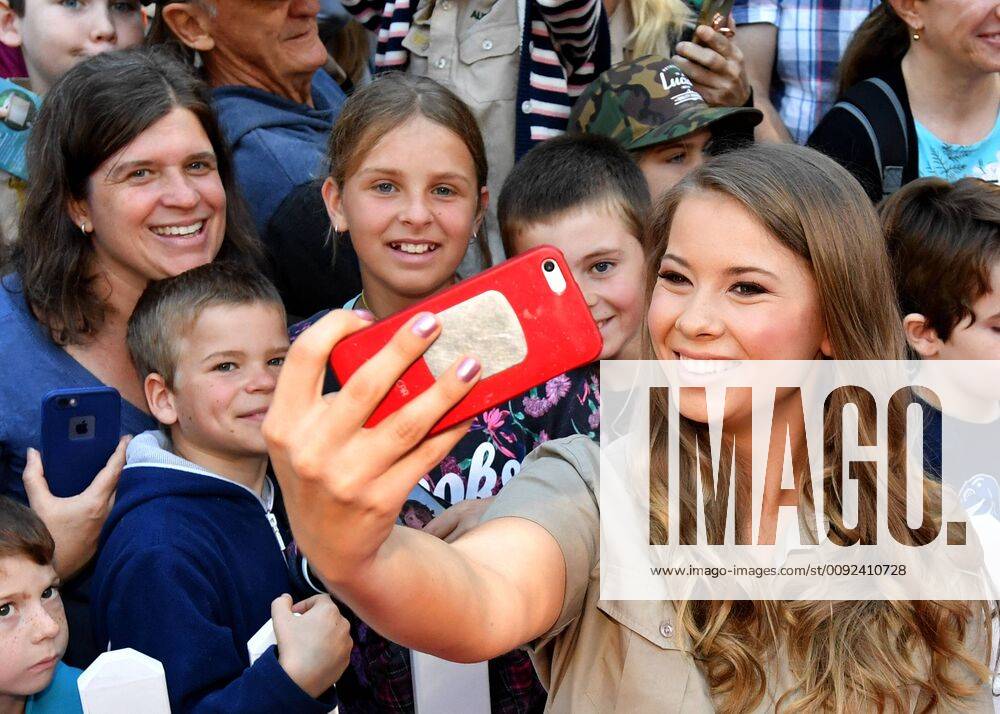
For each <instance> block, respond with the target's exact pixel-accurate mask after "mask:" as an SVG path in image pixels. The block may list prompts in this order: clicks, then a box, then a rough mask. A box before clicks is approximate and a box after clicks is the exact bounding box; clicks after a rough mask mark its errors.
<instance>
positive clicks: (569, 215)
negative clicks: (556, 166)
mask: <svg viewBox="0 0 1000 714" xmlns="http://www.w3.org/2000/svg"><path fill="white" fill-rule="evenodd" d="M545 244H548V245H554V246H555V247H556V248H558V249H559V250H561V251H562V252H563V255H565V256H566V261H567V262H568V263H569V266H570V269H571V270H572V271H573V277H574V278H575V279H576V282H577V283H578V284H579V285H580V289H581V290H582V291H583V295H584V297H585V298H586V300H587V305H588V306H589V307H590V314H591V316H592V317H593V318H594V321H595V322H596V323H597V326H598V328H600V330H601V337H602V338H603V339H604V349H603V350H602V351H601V359H628V358H633V359H638V356H639V355H638V351H637V344H638V338H639V327H640V325H641V324H642V314H643V308H644V307H645V306H644V305H643V285H644V283H645V280H644V275H643V255H642V246H641V245H640V244H639V239H638V237H636V236H634V235H632V234H631V233H630V232H629V229H628V228H627V227H626V225H625V223H624V221H622V219H621V218H619V217H618V216H617V215H615V214H614V213H612V211H611V210H610V209H605V208H604V207H582V208H581V209H580V210H574V211H568V212H566V213H565V214H564V215H563V216H561V217H559V218H557V219H556V220H553V221H552V222H550V223H535V224H532V225H529V226H527V227H526V228H524V229H523V230H521V231H520V232H519V233H518V234H517V237H516V238H515V240H514V247H515V249H516V250H517V252H518V253H523V252H524V251H526V250H529V249H531V248H534V247H536V246H540V245H545Z"/></svg>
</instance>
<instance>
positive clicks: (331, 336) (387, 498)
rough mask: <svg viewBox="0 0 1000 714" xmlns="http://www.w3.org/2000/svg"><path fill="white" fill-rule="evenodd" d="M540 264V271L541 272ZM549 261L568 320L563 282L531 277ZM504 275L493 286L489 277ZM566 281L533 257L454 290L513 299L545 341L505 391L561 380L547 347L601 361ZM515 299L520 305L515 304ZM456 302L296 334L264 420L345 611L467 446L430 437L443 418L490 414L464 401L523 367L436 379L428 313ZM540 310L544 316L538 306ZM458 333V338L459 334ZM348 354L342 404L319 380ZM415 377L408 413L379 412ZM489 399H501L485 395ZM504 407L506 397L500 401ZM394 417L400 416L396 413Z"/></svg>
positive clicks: (552, 255)
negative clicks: (420, 493)
mask: <svg viewBox="0 0 1000 714" xmlns="http://www.w3.org/2000/svg"><path fill="white" fill-rule="evenodd" d="M543 251H545V252H543ZM538 259H541V262H536V261H538ZM547 259H551V260H553V261H554V262H553V263H552V264H550V268H551V269H550V270H549V271H545V272H547V273H551V274H553V275H552V278H551V279H552V280H553V281H556V280H557V277H556V276H557V275H558V276H562V277H563V278H564V279H565V280H566V285H565V287H563V288H561V292H562V294H563V295H566V294H569V295H572V296H573V300H572V302H573V303H575V304H576V307H575V308H573V309H572V310H567V311H566V313H565V314H564V315H560V314H559V310H560V309H561V308H562V306H563V305H564V304H565V303H564V302H563V301H562V299H561V297H560V295H559V294H558V292H559V291H558V290H556V289H557V288H559V287H560V286H559V284H558V282H554V283H551V284H550V283H549V279H546V278H545V277H544V275H540V273H539V272H537V271H539V270H544V268H545V266H544V265H543V263H544V261H545V260H547ZM515 261H520V262H519V263H518V262H515ZM512 264H513V265H514V273H513V275H514V280H504V279H503V278H504V276H507V277H508V278H510V276H511V273H510V272H509V271H511V270H512V269H511V268H510V267H509V266H510V265H512ZM505 266H506V271H505V272H504V273H502V274H501V279H500V280H499V282H498V281H497V280H496V275H497V273H498V271H500V270H503V269H504V268H505ZM555 267H559V270H558V271H557V270H555V269H554V268H555ZM520 271H525V273H523V274H522V273H521V272H520ZM528 275H531V276H534V277H532V284H533V285H535V286H536V288H537V285H538V282H537V281H538V280H541V282H542V283H543V284H545V286H546V287H545V290H546V291H547V292H549V293H551V294H550V295H546V294H545V293H542V294H541V296H539V295H532V294H531V293H532V292H533V291H532V290H524V288H526V287H527V286H528V284H527V283H526V282H524V280H525V279H526V276H528ZM570 275H571V273H570V272H569V269H568V268H567V267H566V265H565V261H564V260H563V259H562V257H561V255H560V254H559V253H558V251H555V250H554V249H552V248H539V249H536V250H535V251H532V252H529V253H525V254H524V255H523V256H521V257H520V258H516V259H514V260H513V261H509V262H508V263H506V264H503V265H501V266H498V267H497V268H494V269H492V270H491V271H486V272H485V273H481V274H480V275H479V276H478V278H474V279H472V280H469V281H467V282H466V283H463V284H461V285H459V286H456V288H453V290H457V289H460V288H463V287H464V289H465V290H469V286H470V285H471V286H472V290H471V292H470V293H469V294H468V295H467V296H466V299H468V298H471V297H473V296H475V295H480V294H484V292H489V291H490V290H491V289H494V288H495V289H496V292H500V293H501V294H502V295H506V294H507V293H510V294H511V298H512V299H511V300H509V301H508V302H509V306H510V309H511V310H512V311H513V313H514V316H515V318H516V319H517V321H518V324H519V325H520V326H521V327H520V329H521V330H522V331H527V332H531V333H532V334H535V335H536V337H537V333H541V336H542V337H543V338H545V339H543V340H542V341H541V342H539V341H538V340H536V339H530V340H527V351H526V353H525V354H524V357H523V359H522V361H521V362H519V363H518V364H528V365H530V366H533V367H537V366H539V365H540V368H539V369H538V375H537V376H536V375H529V376H527V377H526V378H525V379H526V381H528V384H526V385H523V386H522V385H521V384H516V383H513V382H512V383H509V384H507V386H508V388H513V389H515V390H517V389H520V390H521V391H524V390H525V389H526V388H527V387H528V386H531V385H532V384H538V383H540V382H544V381H545V380H546V379H548V378H549V377H548V376H545V375H546V374H547V373H548V372H550V371H551V370H553V369H554V370H557V371H556V372H555V373H556V374H558V373H559V371H565V370H566V369H568V368H569V367H570V366H571V365H568V364H558V361H557V360H553V359H552V357H553V355H554V354H555V352H552V351H546V349H545V348H546V346H548V345H555V344H559V345H563V344H567V343H569V344H571V346H572V345H576V347H574V348H573V349H576V350H579V351H580V354H581V355H585V358H583V359H581V362H580V363H584V362H587V361H589V360H593V359H595V358H596V357H597V356H598V355H599V354H600V350H601V340H600V333H599V332H598V330H597V326H596V325H594V322H593V320H592V319H591V318H590V314H589V311H588V310H587V309H586V304H585V302H584V301H583V296H582V294H580V291H579V287H577V286H576V285H575V283H573V282H572V278H571V277H570ZM517 278H521V280H520V281H517V280H516V279H517ZM522 291H523V293H524V294H522V295H520V297H518V294H519V293H521V292H522ZM541 297H544V298H545V299H544V300H542V299H541ZM463 302H466V300H465V299H462V294H459V295H457V296H456V294H454V293H452V294H450V295H449V294H448V293H441V294H440V295H437V296H435V297H434V298H431V300H429V301H428V302H427V303H424V304H423V305H421V306H418V307H417V308H416V309H417V310H418V312H417V313H416V314H410V313H412V311H408V313H404V314H403V315H402V316H399V315H397V316H394V317H393V318H390V319H389V320H386V321H385V322H384V323H378V324H374V325H373V324H372V323H371V322H370V319H366V317H363V316H361V315H359V314H357V313H352V312H349V311H345V310H335V311H333V312H331V313H330V314H328V315H326V316H324V317H323V318H322V319H320V320H319V321H318V322H317V323H316V324H314V325H313V326H312V327H310V328H309V329H308V330H306V331H305V332H303V333H302V335H300V336H299V338H298V339H297V340H296V341H295V343H294V344H293V345H292V347H291V349H290V350H289V352H288V356H287V357H286V360H285V365H284V368H283V369H282V372H281V376H280V377H279V379H278V385H277V388H276V389H275V393H274V399H273V401H272V403H271V408H270V410H269V411H268V414H267V418H266V419H265V420H264V425H263V433H264V438H265V440H266V441H267V445H268V452H269V454H270V456H271V463H272V465H273V467H274V471H275V473H276V474H277V476H278V480H279V482H280V483H281V491H282V495H283V496H284V500H285V507H286V510H287V512H288V517H289V520H290V521H291V523H292V524H293V528H294V529H295V535H296V543H297V545H298V547H299V549H300V550H301V551H302V552H306V553H309V564H310V567H311V569H312V570H313V572H315V573H316V575H317V576H319V577H320V578H322V580H323V582H324V583H325V584H327V586H328V587H330V588H331V590H332V591H334V592H337V593H338V595H339V596H341V597H342V598H345V599H349V598H350V596H351V594H352V592H353V588H354V587H355V586H356V585H358V584H359V583H363V582H364V581H365V577H366V574H367V573H369V572H371V569H372V568H375V567H378V561H379V558H380V550H381V548H382V545H383V543H385V541H386V539H387V538H389V537H390V534H392V533H393V531H394V528H395V525H396V519H397V517H398V516H399V513H400V510H401V509H402V508H403V505H404V504H405V503H406V500H407V498H408V497H409V495H410V494H411V492H412V490H413V487H414V486H415V485H416V484H417V483H418V482H419V481H420V479H421V478H422V477H423V476H424V475H425V474H426V473H427V472H428V471H429V470H430V469H431V468H433V467H434V466H435V465H437V464H439V463H441V460H442V459H443V458H444V457H445V456H447V455H448V453H449V452H450V451H451V450H452V449H453V448H454V447H455V444H456V443H458V441H459V440H460V439H461V438H462V436H464V434H465V432H466V429H467V426H466V424H465V423H462V422H459V423H458V424H457V425H456V426H455V427H453V428H451V429H447V430H445V431H442V432H441V433H439V434H436V435H428V432H429V431H430V430H431V429H432V428H440V424H441V421H442V417H446V416H448V415H452V416H453V415H454V414H455V413H457V411H459V410H458V407H460V406H462V405H463V404H464V406H462V409H461V410H460V411H461V412H463V413H467V412H468V411H469V409H471V410H472V413H477V412H476V411H475V410H477V409H479V408H480V407H481V405H482V404H484V403H485V402H484V401H483V394H480V395H479V396H478V397H477V398H476V401H475V402H474V403H472V402H468V401H467V397H468V395H469V394H471V393H473V392H475V389H476V387H477V386H479V384H481V383H482V382H483V381H486V380H488V379H493V380H495V381H496V382H498V383H506V380H507V379H508V376H509V375H511V374H512V373H513V372H511V371H508V370H513V369H514V368H516V367H517V366H518V365H512V366H511V367H508V368H507V370H503V371H500V372H498V373H496V374H494V375H492V376H491V377H483V376H482V375H483V374H485V371H484V370H483V369H481V368H480V369H475V368H473V369H471V370H468V371H465V372H463V371H461V370H459V369H458V368H457V365H456V364H455V363H453V364H451V365H450V366H449V367H448V368H447V369H446V370H445V372H444V373H443V374H441V375H440V376H439V377H437V378H434V376H433V374H432V373H431V372H430V368H429V367H428V366H427V360H426V359H424V358H423V355H424V353H425V351H427V350H428V348H429V347H431V345H432V343H434V344H436V340H437V338H439V337H440V335H441V334H442V321H441V320H439V319H438V318H437V317H436V316H435V313H434V312H430V310H440V311H442V312H443V311H444V310H446V309H448V307H450V306H453V305H456V304H460V303H463ZM546 302H547V303H548V306H544V305H543V304H542V303H546ZM581 303H582V307H583V312H582V315H581V313H580V309H579V308H580V304H581ZM553 310H555V311H556V312H555V313H553ZM570 316H575V317H571V322H570V324H573V323H574V322H576V321H577V320H579V321H580V322H582V323H583V327H584V328H585V329H584V330H583V331H573V330H572V329H569V328H568V327H567V323H566V322H565V319H566V318H569V317H570ZM369 317H370V316H369ZM584 317H585V318H586V321H585V322H584V321H583V318H584ZM386 323H390V324H391V327H390V328H389V329H388V330H387V329H386V328H385V327H384V325H385V324H386ZM526 323H527V324H526ZM472 324H473V325H476V324H480V323H477V322H473V323H472ZM428 328H429V329H428ZM457 332H458V333H459V334H463V331H462V330H457ZM386 333H387V334H388V336H389V338H388V341H386V339H385V336H386ZM373 335H374V338H377V339H373V337H372V336H373ZM359 345H361V346H362V347H359ZM383 345H384V346H383ZM348 346H350V348H351V349H348ZM352 349H354V350H358V352H359V354H357V355H355V356H354V357H353V358H352V360H353V362H352V365H351V368H353V365H354V364H357V365H359V366H357V367H356V369H353V372H351V373H350V376H349V377H348V378H347V379H346V381H342V382H341V384H342V385H343V386H342V388H341V390H340V391H339V392H336V393H334V394H328V395H325V396H324V395H323V393H322V392H323V379H324V376H325V373H326V361H327V359H328V357H329V355H330V354H331V352H332V353H333V354H335V355H340V354H343V355H345V358H347V357H350V352H351V350H352ZM506 352H507V356H506V357H505V358H504V359H505V360H507V361H510V360H511V354H514V353H513V352H511V351H510V350H506ZM570 361H571V362H572V361H575V360H570ZM473 365H474V367H475V366H477V363H473ZM415 368H419V370H420V371H419V375H420V376H421V378H422V379H424V380H425V382H423V383H422V384H421V385H420V386H421V387H426V388H425V389H422V391H421V393H420V394H418V395H415V396H412V397H411V398H409V399H407V400H405V402H401V401H397V402H396V403H395V404H392V403H389V405H388V407H389V408H388V409H386V407H385V406H384V405H385V401H384V398H385V396H386V395H388V394H390V393H392V394H396V395H397V396H396V397H395V399H397V400H398V399H399V397H400V395H399V385H400V383H402V385H403V386H404V387H406V389H407V391H409V390H410V386H409V385H411V384H417V382H413V381H412V380H411V381H407V379H408V375H409V374H410V370H413V369H415ZM518 374H522V375H525V374H528V371H527V370H523V371H522V370H518ZM549 376H551V375H549ZM341 377H342V378H343V373H342V374H341ZM531 380H534V381H533V382H532V381H531ZM518 381H520V380H518ZM516 393H517V392H515V394H516ZM487 394H488V395H489V394H492V395H494V396H499V395H498V394H497V392H496V391H493V388H492V387H491V388H490V391H488V392H487ZM504 399H505V397H501V398H500V401H503V400H504ZM394 406H395V407H397V408H395V409H393V407H394ZM380 408H381V409H386V413H384V414H382V417H383V418H382V419H380V420H379V421H378V423H377V424H375V425H373V426H366V423H368V422H369V421H370V417H371V416H372V415H373V414H374V413H375V412H376V411H378V409H380ZM402 530H403V529H400V531H402ZM410 535H418V536H419V535H422V534H413V533H411V534H410ZM402 537H406V536H405V535H404V536H402Z"/></svg>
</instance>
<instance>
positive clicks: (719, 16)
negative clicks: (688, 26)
mask: <svg viewBox="0 0 1000 714" xmlns="http://www.w3.org/2000/svg"><path fill="white" fill-rule="evenodd" d="M733 1H734V0H704V2H703V3H702V5H701V13H700V14H699V15H698V24H699V25H708V26H709V27H711V28H712V29H713V30H715V31H716V32H722V33H723V34H726V33H725V32H723V28H725V29H726V30H729V32H730V33H732V30H730V29H729V26H728V24H727V23H728V22H729V14H730V13H731V12H732V11H733Z"/></svg>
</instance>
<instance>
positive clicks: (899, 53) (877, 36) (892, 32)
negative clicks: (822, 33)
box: [837, 0, 910, 96]
mask: <svg viewBox="0 0 1000 714" xmlns="http://www.w3.org/2000/svg"><path fill="white" fill-rule="evenodd" d="M908 49H910V32H909V28H907V26H906V23H905V22H903V21H902V20H901V19H900V17H899V15H897V14H896V12H895V10H893V9H892V6H890V5H889V3H888V1H887V0H883V2H882V3H880V4H879V5H878V6H877V7H876V8H875V9H874V10H872V11H871V13H870V14H869V15H868V17H866V18H865V20H864V22H862V23H861V24H860V25H859V26H858V29H857V30H855V31H854V36H853V37H851V41H850V43H848V45H847V49H846V50H844V54H843V56H842V57H841V58H840V68H839V71H838V75H837V95H838V96H842V95H843V94H844V92H846V91H847V90H848V89H850V88H851V87H853V86H854V85H855V84H857V83H858V82H860V81H861V80H863V79H868V78H869V77H874V76H876V75H877V74H878V73H879V72H881V71H882V70H883V69H884V68H885V67H888V66H891V65H893V64H896V63H898V62H899V61H900V60H901V59H903V55H905V54H906V51H907V50H908Z"/></svg>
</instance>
